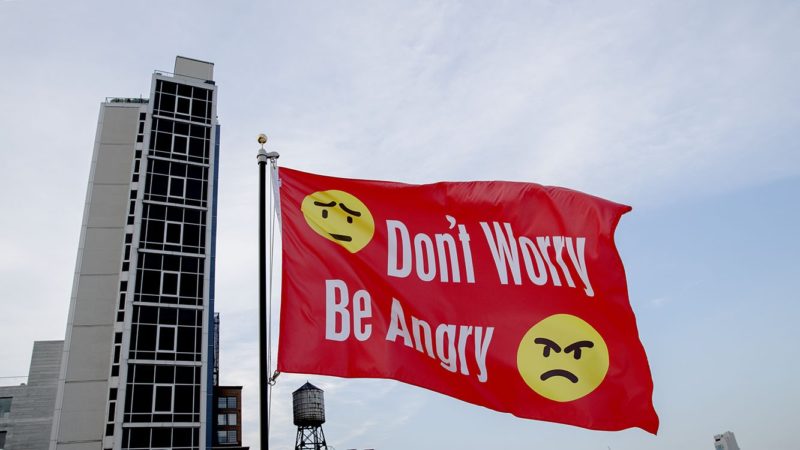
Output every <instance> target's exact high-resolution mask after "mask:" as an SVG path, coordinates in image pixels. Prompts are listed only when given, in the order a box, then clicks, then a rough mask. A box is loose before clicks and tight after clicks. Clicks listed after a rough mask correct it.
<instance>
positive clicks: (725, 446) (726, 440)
mask: <svg viewBox="0 0 800 450" xmlns="http://www.w3.org/2000/svg"><path fill="white" fill-rule="evenodd" d="M714 449H715V450H739V444H737V443H736V436H734V435H733V432H732V431H726V432H724V433H722V434H718V435H716V436H714Z"/></svg>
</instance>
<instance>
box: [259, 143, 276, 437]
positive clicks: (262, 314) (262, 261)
mask: <svg viewBox="0 0 800 450" xmlns="http://www.w3.org/2000/svg"><path fill="white" fill-rule="evenodd" d="M258 143H259V144H261V148H260V149H259V150H258V155H257V160H258V356H259V387H258V391H259V419H260V427H259V428H260V429H259V434H260V437H261V450H269V389H270V386H271V385H272V383H273V382H272V381H271V380H270V373H269V365H270V361H269V346H270V345H271V342H269V339H268V334H267V327H268V326H269V323H268V321H267V316H268V314H269V311H268V305H267V220H266V219H267V214H268V213H267V211H266V209H267V206H266V203H267V181H266V178H267V177H266V172H267V161H271V162H272V164H273V166H274V165H275V160H277V159H278V156H279V155H278V153H277V152H269V153H267V151H266V150H265V149H264V145H265V144H266V143H267V136H266V135H265V134H259V135H258ZM269 214H272V211H270V212H269ZM269 270H272V268H269ZM270 287H271V286H270Z"/></svg>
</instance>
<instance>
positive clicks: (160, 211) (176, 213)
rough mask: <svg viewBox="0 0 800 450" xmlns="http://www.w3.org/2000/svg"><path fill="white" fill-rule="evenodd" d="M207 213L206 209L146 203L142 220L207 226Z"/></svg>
mask: <svg viewBox="0 0 800 450" xmlns="http://www.w3.org/2000/svg"><path fill="white" fill-rule="evenodd" d="M206 212H207V209H206V208H199V207H188V206H182V205H173V204H170V203H157V202H149V201H146V202H144V206H143V208H142V220H161V221H164V220H168V221H170V222H181V223H185V224H195V225H205V223H206Z"/></svg>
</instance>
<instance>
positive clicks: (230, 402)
mask: <svg viewBox="0 0 800 450" xmlns="http://www.w3.org/2000/svg"><path fill="white" fill-rule="evenodd" d="M217 408H223V409H226V408H236V397H218V398H217Z"/></svg>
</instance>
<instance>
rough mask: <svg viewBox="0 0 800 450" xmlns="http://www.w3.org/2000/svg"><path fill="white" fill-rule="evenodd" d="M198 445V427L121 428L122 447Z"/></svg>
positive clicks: (192, 447) (179, 447) (148, 448)
mask: <svg viewBox="0 0 800 450" xmlns="http://www.w3.org/2000/svg"><path fill="white" fill-rule="evenodd" d="M199 445H200V428H199V427H192V428H189V427H154V428H149V427H124V428H123V429H122V448H124V449H130V450H134V449H142V450H144V449H147V450H150V449H160V448H170V449H173V450H184V449H187V450H188V449H198V448H199Z"/></svg>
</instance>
